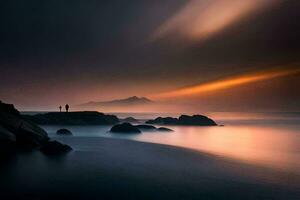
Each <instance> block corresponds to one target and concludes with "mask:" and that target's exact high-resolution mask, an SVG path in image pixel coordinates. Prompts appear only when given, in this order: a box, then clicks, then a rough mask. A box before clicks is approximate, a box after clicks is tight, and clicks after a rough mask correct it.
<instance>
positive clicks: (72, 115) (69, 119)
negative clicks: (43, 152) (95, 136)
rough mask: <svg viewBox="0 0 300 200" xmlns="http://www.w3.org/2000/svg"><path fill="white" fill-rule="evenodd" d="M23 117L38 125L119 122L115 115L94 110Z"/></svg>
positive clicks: (110, 123)
mask: <svg viewBox="0 0 300 200" xmlns="http://www.w3.org/2000/svg"><path fill="white" fill-rule="evenodd" d="M24 117H25V118H26V119H28V120H30V121H32V122H34V123H36V124H40V125H112V124H117V123H119V119H118V118H117V117H116V116H114V115H105V114H103V113H99V112H95V111H85V112H68V113H65V112H51V113H45V114H37V115H32V116H30V115H26V116H24Z"/></svg>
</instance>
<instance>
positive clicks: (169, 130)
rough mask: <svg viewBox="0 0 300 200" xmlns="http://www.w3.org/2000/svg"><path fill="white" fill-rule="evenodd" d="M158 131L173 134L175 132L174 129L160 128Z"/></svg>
mask: <svg viewBox="0 0 300 200" xmlns="http://www.w3.org/2000/svg"><path fill="white" fill-rule="evenodd" d="M157 130H158V131H164V132H172V131H173V130H172V129H169V128H166V127H159V128H158V129H157Z"/></svg>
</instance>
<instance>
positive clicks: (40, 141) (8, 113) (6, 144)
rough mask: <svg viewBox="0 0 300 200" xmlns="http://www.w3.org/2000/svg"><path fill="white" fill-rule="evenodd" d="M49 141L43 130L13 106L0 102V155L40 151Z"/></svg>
mask: <svg viewBox="0 0 300 200" xmlns="http://www.w3.org/2000/svg"><path fill="white" fill-rule="evenodd" d="M49 139H50V138H49V137H48V134H47V133H46V132H45V131H44V130H43V129H42V128H40V127H39V126H37V125H35V124H34V123H32V122H30V121H28V120H27V119H25V118H23V117H22V116H21V115H20V113H19V111H18V110H16V109H15V108H14V106H13V105H11V104H5V103H2V102H1V101H0V154H3V153H4V154H7V153H12V152H19V151H31V150H34V149H40V148H42V147H43V146H44V145H47V144H48V141H49Z"/></svg>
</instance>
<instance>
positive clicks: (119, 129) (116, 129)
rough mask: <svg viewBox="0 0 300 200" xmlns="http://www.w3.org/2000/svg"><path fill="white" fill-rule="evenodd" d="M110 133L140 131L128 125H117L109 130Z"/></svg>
mask: <svg viewBox="0 0 300 200" xmlns="http://www.w3.org/2000/svg"><path fill="white" fill-rule="evenodd" d="M110 132H112V133H141V131H140V130H139V129H138V128H137V127H135V126H133V125H132V124H130V123H123V124H117V125H115V126H113V127H112V128H111V129H110Z"/></svg>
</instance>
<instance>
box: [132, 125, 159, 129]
mask: <svg viewBox="0 0 300 200" xmlns="http://www.w3.org/2000/svg"><path fill="white" fill-rule="evenodd" d="M135 127H137V128H138V129H145V130H155V129H156V127H155V126H151V125H146V124H142V125H136V126H135Z"/></svg>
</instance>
